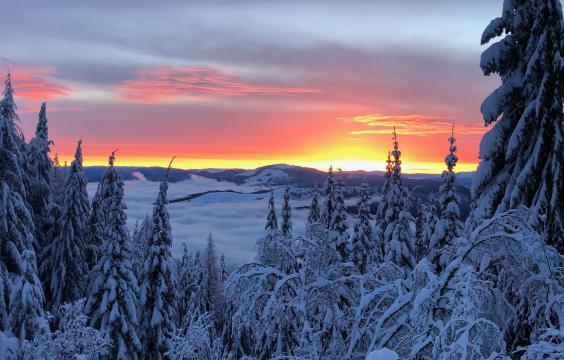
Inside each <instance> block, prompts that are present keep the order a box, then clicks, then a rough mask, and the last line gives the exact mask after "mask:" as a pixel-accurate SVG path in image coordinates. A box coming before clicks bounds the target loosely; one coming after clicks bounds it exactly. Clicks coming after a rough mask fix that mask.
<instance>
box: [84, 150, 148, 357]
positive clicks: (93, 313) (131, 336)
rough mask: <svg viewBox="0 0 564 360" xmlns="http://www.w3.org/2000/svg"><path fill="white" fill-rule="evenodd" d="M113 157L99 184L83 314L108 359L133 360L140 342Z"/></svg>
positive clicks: (134, 284)
mask: <svg viewBox="0 0 564 360" xmlns="http://www.w3.org/2000/svg"><path fill="white" fill-rule="evenodd" d="M114 160H115V156H114V153H112V155H111V156H110V159H109V167H108V169H107V170H106V172H105V174H104V176H103V178H102V180H101V181H100V183H103V184H104V186H102V187H100V188H99V190H102V191H100V194H99V207H100V214H103V215H102V216H103V217H102V218H101V221H100V223H99V224H102V225H103V226H100V230H101V238H102V239H103V243H102V248H101V256H100V259H99V260H98V263H97V264H96V266H95V267H94V269H93V270H92V281H91V283H90V289H89V295H88V300H87V302H86V305H85V308H84V312H85V314H86V315H87V316H88V317H89V318H90V320H89V323H90V326H92V327H94V328H96V329H98V330H100V331H102V333H104V338H105V339H106V340H107V341H108V342H110V343H111V345H112V346H111V350H110V352H109V356H110V357H111V358H114V359H137V358H138V357H139V353H140V351H141V342H140V341H139V337H138V334H137V326H138V318H137V304H136V299H137V294H138V291H139V290H138V286H137V278H136V277H135V274H134V273H133V270H132V264H131V260H130V251H129V249H128V243H129V240H128V236H129V233H128V231H127V228H126V215H125V212H124V210H125V209H126V205H125V203H124V202H123V181H122V180H121V179H119V177H118V175H117V172H116V170H115V168H114Z"/></svg>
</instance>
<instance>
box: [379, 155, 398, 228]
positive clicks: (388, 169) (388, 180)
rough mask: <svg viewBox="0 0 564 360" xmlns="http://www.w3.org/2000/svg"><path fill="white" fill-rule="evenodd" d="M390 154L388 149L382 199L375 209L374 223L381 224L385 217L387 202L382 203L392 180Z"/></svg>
mask: <svg viewBox="0 0 564 360" xmlns="http://www.w3.org/2000/svg"><path fill="white" fill-rule="evenodd" d="M391 156H392V153H391V151H388V158H387V159H386V173H385V174H384V184H383V185H382V191H381V194H382V199H381V200H380V203H379V204H378V209H377V210H376V217H375V220H376V223H377V224H378V225H382V224H383V223H384V221H385V219H386V206H387V204H385V203H384V199H385V196H386V194H387V193H388V190H389V188H390V183H391V181H392V169H393V164H394V162H393V161H392V158H391ZM382 230H384V229H382Z"/></svg>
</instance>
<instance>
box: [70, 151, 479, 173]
mask: <svg viewBox="0 0 564 360" xmlns="http://www.w3.org/2000/svg"><path fill="white" fill-rule="evenodd" d="M171 157H172V156H171ZM59 159H60V162H61V163H64V162H65V161H67V163H70V159H72V157H71V156H70V155H68V156H61V155H59ZM169 161H170V157H137V156H119V154H118V156H117V157H116V166H132V167H153V166H155V167H164V166H167V164H168V163H169ZM280 163H285V164H289V165H296V166H304V167H310V168H314V169H318V170H321V171H327V169H328V168H329V166H333V168H334V169H342V170H344V171H356V170H364V171H384V170H385V162H384V161H376V160H369V159H338V160H335V161H328V160H322V161H311V160H306V159H209V158H208V159H205V158H182V157H177V158H176V159H175V160H174V167H175V168H178V169H211V168H217V169H226V168H238V169H255V168H257V167H261V166H266V165H272V164H280ZM107 164H108V159H107V157H101V156H94V157H85V159H84V165H85V166H107ZM476 167H477V164H475V163H474V164H464V163H463V164H459V165H458V166H457V168H456V170H457V171H460V172H462V171H464V172H466V171H474V170H476ZM444 169H445V164H444V163H442V162H415V163H408V162H406V163H404V164H402V171H403V172H404V173H407V174H414V173H424V174H440V173H441V172H442V171H443V170H444Z"/></svg>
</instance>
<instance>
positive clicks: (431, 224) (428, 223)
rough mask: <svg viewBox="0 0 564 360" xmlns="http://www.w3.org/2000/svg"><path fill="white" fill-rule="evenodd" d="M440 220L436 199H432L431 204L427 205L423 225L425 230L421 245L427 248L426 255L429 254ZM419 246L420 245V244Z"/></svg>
mask: <svg viewBox="0 0 564 360" xmlns="http://www.w3.org/2000/svg"><path fill="white" fill-rule="evenodd" d="M438 221H439V217H438V216H437V207H436V206H435V201H434V199H430V201H429V204H428V205H427V206H426V209H425V213H424V222H425V225H424V227H423V232H422V234H421V243H422V245H421V247H424V248H425V249H426V252H425V255H428V254H429V244H431V238H432V237H433V234H434V233H435V226H436V224H437V222H438ZM418 248H419V246H418Z"/></svg>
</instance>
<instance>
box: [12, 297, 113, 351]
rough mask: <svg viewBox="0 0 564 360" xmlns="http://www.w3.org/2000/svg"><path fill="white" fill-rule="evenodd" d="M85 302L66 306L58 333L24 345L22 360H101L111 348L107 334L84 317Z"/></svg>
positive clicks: (45, 333) (22, 347) (45, 334)
mask: <svg viewBox="0 0 564 360" xmlns="http://www.w3.org/2000/svg"><path fill="white" fill-rule="evenodd" d="M83 308H84V300H79V301H76V302H74V303H68V304H65V305H62V306H61V307H60V308H59V309H58V310H57V312H58V313H59V314H60V317H61V320H60V321H59V326H58V328H57V330H55V331H54V332H44V333H41V334H39V335H37V336H35V337H34V338H33V340H31V341H25V342H23V343H22V345H21V348H20V351H19V357H18V359H20V358H21V359H27V360H44V359H61V360H77V359H98V357H99V356H102V355H103V354H104V353H105V352H106V351H107V350H108V348H109V346H110V344H109V343H108V342H107V341H106V340H105V339H104V336H103V334H102V333H101V332H100V331H99V330H96V329H94V328H91V327H89V326H88V324H87V323H88V317H87V316H86V315H84V314H83V313H82V309H83Z"/></svg>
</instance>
